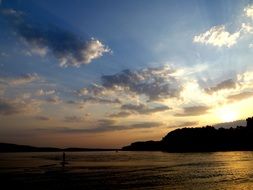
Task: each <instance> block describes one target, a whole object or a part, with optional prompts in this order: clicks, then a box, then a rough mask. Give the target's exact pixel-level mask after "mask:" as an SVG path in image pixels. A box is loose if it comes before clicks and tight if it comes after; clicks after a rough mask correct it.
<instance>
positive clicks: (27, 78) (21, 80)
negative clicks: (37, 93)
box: [6, 73, 39, 85]
mask: <svg viewBox="0 0 253 190" xmlns="http://www.w3.org/2000/svg"><path fill="white" fill-rule="evenodd" d="M38 79H39V75H38V74H37V73H27V74H23V75H20V76H16V77H15V78H6V81H7V83H8V84H9V85H23V84H27V83H31V82H33V81H36V80H38Z"/></svg>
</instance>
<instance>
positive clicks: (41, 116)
mask: <svg viewBox="0 0 253 190" xmlns="http://www.w3.org/2000/svg"><path fill="white" fill-rule="evenodd" d="M34 118H35V119H36V120H39V121H49V120H50V119H51V118H50V117H47V116H43V115H38V116H35V117H34Z"/></svg>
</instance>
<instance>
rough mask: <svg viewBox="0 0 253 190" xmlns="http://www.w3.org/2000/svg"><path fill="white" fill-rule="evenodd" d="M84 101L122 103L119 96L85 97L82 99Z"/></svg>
mask: <svg viewBox="0 0 253 190" xmlns="http://www.w3.org/2000/svg"><path fill="white" fill-rule="evenodd" d="M82 102H83V103H95V104H120V103H121V101H120V100H119V99H118V98H115V99H106V98H100V97H85V98H83V99H82Z"/></svg>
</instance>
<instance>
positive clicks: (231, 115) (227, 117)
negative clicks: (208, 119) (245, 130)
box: [220, 111, 237, 122]
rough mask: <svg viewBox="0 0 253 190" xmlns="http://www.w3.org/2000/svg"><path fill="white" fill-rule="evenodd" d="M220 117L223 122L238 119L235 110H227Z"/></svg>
mask: <svg viewBox="0 0 253 190" xmlns="http://www.w3.org/2000/svg"><path fill="white" fill-rule="evenodd" d="M220 117H221V120H222V121H223V122H231V121H235V120H236V118H237V114H236V112H234V111H227V112H224V113H222V114H221V115H220Z"/></svg>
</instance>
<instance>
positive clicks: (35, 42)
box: [1, 9, 112, 67]
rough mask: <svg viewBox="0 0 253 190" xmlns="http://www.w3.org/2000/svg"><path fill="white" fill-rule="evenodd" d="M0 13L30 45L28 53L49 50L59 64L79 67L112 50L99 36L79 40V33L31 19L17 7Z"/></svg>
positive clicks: (46, 52)
mask: <svg viewBox="0 0 253 190" xmlns="http://www.w3.org/2000/svg"><path fill="white" fill-rule="evenodd" d="M1 13H2V14H4V15H5V16H6V18H7V19H8V20H9V23H11V25H12V27H13V28H14V30H15V32H16V33H17V34H18V35H19V36H20V37H21V39H22V41H23V42H24V43H25V44H26V45H27V46H28V47H29V48H30V53H31V54H38V55H40V56H44V55H47V54H48V53H52V54H53V55H54V56H55V57H56V58H57V59H58V61H59V64H60V66H63V67H67V66H75V67H79V66H81V65H83V64H89V63H91V62H92V61H93V60H95V59H98V58H100V57H102V56H103V55H104V54H105V53H110V52H112V51H111V50H110V48H109V47H107V46H106V45H104V44H103V43H102V42H101V41H99V40H98V39H95V38H90V39H88V40H81V38H80V37H78V36H76V35H75V34H73V33H71V32H70V31H67V30H64V29H62V28H59V27H56V26H52V25H45V24H44V25H43V24H36V23H34V22H30V21H28V19H27V18H26V17H25V14H24V13H22V12H20V11H16V10H14V9H4V10H2V11H1Z"/></svg>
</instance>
